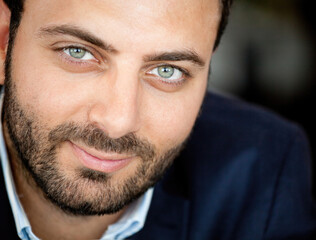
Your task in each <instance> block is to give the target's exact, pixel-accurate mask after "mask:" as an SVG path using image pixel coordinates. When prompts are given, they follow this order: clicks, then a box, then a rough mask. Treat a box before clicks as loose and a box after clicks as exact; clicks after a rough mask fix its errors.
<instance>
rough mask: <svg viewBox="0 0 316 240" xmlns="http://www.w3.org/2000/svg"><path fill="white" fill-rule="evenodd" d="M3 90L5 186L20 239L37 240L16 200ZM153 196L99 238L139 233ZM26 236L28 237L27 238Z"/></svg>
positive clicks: (138, 203) (1, 141) (150, 192)
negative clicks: (5, 125)
mask: <svg viewBox="0 0 316 240" xmlns="http://www.w3.org/2000/svg"><path fill="white" fill-rule="evenodd" d="M3 89H4V87H2V90H1V93H0V156H1V164H2V171H3V176H4V181H5V186H6V190H7V194H8V198H9V202H10V205H11V209H12V212H13V216H14V220H15V225H16V229H17V233H18V235H19V237H20V238H21V239H30V238H31V239H38V238H36V237H35V235H34V234H33V232H32V227H31V225H30V222H29V220H28V218H27V216H26V214H25V211H24V209H23V206H22V204H21V202H20V200H19V198H18V195H17V191H16V188H15V184H14V179H13V176H12V171H11V166H10V163H9V159H8V154H7V150H6V144H5V141H4V136H3V129H2V106H3V96H4V94H3ZM152 195H153V188H150V189H148V190H147V192H146V193H145V194H144V195H143V196H142V197H140V198H139V199H137V200H136V201H135V202H133V203H132V204H130V205H129V206H128V208H127V210H126V211H125V212H124V214H123V215H122V216H121V218H120V219H119V220H118V221H117V222H116V223H114V224H112V225H110V226H109V227H108V229H107V231H106V232H105V233H104V234H103V236H102V237H101V239H102V240H113V239H125V238H126V237H128V236H131V235H132V234H135V233H136V232H138V231H140V230H141V229H142V228H143V226H144V224H145V220H146V216H147V213H148V210H149V206H150V203H151V199H152ZM27 235H28V236H27Z"/></svg>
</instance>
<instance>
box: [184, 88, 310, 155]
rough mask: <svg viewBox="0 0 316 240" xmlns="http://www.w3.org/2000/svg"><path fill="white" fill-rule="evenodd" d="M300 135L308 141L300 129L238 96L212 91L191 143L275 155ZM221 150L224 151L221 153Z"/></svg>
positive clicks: (208, 147) (203, 107)
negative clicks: (228, 95) (233, 96)
mask: <svg viewBox="0 0 316 240" xmlns="http://www.w3.org/2000/svg"><path fill="white" fill-rule="evenodd" d="M296 138H300V139H301V141H304V142H305V143H306V145H308V144H307V141H306V138H305V135H304V132H303V131H302V130H301V128H300V127H299V126H298V125H296V124H295V123H292V122H290V121H288V120H286V119H284V118H282V117H280V116H279V115H277V114H275V113H273V112H270V111H268V110H266V109H263V108H262V107H258V106H255V105H251V104H249V103H245V102H243V101H241V100H239V99H236V98H232V97H226V96H222V95H219V94H215V93H209V94H207V96H206V97H205V101H204V103H203V106H202V109H201V114H200V116H199V117H198V119H197V122H196V125H195V127H194V130H193V132H192V136H191V139H190V144H192V145H193V146H195V145H198V146H199V148H200V150H202V149H203V147H205V150H206V151H208V152H209V150H210V149H213V148H214V150H215V152H214V153H216V152H217V153H218V154H225V153H226V154H228V153H232V152H234V151H235V152H236V151H242V150H246V149H248V150H251V149H252V150H253V151H256V152H260V154H262V153H264V154H265V155H266V156H267V155H269V156H270V157H272V155H274V156H278V155H280V154H282V153H283V154H284V151H286V148H287V147H288V146H289V145H290V144H291V142H293V141H294V139H296ZM220 150H222V153H220Z"/></svg>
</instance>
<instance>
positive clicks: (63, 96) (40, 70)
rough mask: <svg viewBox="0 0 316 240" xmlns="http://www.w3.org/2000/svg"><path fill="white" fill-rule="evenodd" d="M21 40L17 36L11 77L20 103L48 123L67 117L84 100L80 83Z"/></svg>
mask: <svg viewBox="0 0 316 240" xmlns="http://www.w3.org/2000/svg"><path fill="white" fill-rule="evenodd" d="M23 40H24V39H19V38H18V37H17V39H16V43H15V47H14V53H13V59H12V79H13V81H14V83H15V85H16V91H17V96H18V97H19V101H20V103H21V104H22V105H23V106H24V107H25V108H26V109H28V110H29V111H32V112H35V113H36V114H37V115H38V116H39V117H41V118H42V120H45V121H47V122H49V123H57V122H60V121H61V120H62V119H60V118H63V119H67V118H69V117H70V116H71V115H73V113H74V112H76V111H77V110H78V108H79V106H80V104H81V102H82V101H83V98H84V95H85V92H84V91H82V89H83V88H82V86H81V85H80V84H76V79H75V78H74V77H73V78H69V76H68V75H67V74H66V73H65V72H62V71H60V70H58V69H57V68H56V67H55V66H54V65H52V64H51V63H49V62H47V61H48V60H47V59H45V58H43V57H41V54H40V53H39V50H37V49H36V48H34V47H33V48H32V47H26V46H28V44H20V42H21V41H23ZM26 41H27V40H26ZM30 49H31V50H30ZM21 53H23V54H21Z"/></svg>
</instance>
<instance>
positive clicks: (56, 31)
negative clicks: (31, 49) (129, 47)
mask: <svg viewBox="0 0 316 240" xmlns="http://www.w3.org/2000/svg"><path fill="white" fill-rule="evenodd" d="M37 35H38V36H39V37H43V36H46V35H69V36H72V37H76V38H79V39H81V40H83V41H85V42H89V43H91V44H93V45H95V46H97V47H100V48H101V49H103V50H105V51H107V52H115V53H116V52H118V51H117V50H116V49H115V48H114V47H113V46H112V45H110V44H108V43H106V42H104V41H103V40H102V39H100V38H98V37H97V36H95V35H94V34H92V33H91V32H89V31H88V30H85V29H82V28H80V27H78V26H75V25H69V24H63V25H51V26H47V27H42V28H40V30H39V31H38V33H37ZM143 60H144V61H145V62H158V61H190V62H192V63H194V64H196V65H198V66H200V67H203V66H205V61H203V59H202V58H201V57H200V56H199V55H198V54H197V53H196V52H195V51H193V50H183V51H173V52H162V53H156V54H151V55H146V56H145V57H144V58H143Z"/></svg>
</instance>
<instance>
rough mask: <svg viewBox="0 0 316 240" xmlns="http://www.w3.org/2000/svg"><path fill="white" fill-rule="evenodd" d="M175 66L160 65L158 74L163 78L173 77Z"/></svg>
mask: <svg viewBox="0 0 316 240" xmlns="http://www.w3.org/2000/svg"><path fill="white" fill-rule="evenodd" d="M174 70H175V69H174V68H173V67H171V66H161V67H158V75H159V76H160V77H162V78H171V77H172V76H173V74H174Z"/></svg>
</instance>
